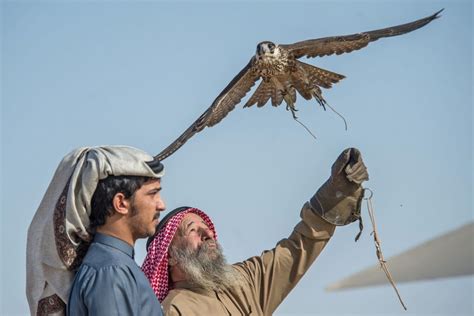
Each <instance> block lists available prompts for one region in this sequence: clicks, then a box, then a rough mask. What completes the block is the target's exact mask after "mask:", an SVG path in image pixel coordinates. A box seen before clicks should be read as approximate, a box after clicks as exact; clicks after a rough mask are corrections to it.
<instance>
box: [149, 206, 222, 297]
mask: <svg viewBox="0 0 474 316" xmlns="http://www.w3.org/2000/svg"><path fill="white" fill-rule="evenodd" d="M188 213H195V214H197V215H199V216H200V217H201V218H202V219H203V220H204V222H205V223H206V225H207V226H208V227H209V229H210V230H211V231H212V232H213V233H214V238H215V239H217V234H216V230H215V228H214V224H213V223H212V221H211V219H210V218H209V216H207V215H206V214H205V213H204V212H203V211H201V210H199V209H197V208H188V209H185V210H183V211H182V212H180V213H178V214H176V215H174V216H173V217H172V218H170V219H169V220H168V222H167V223H166V225H165V226H164V227H162V228H161V229H160V231H158V232H157V234H156V237H155V239H153V241H152V242H151V243H150V245H149V247H148V252H147V255H146V257H145V261H144V262H143V265H142V270H143V272H144V273H145V276H146V277H147V278H148V280H149V281H150V284H151V287H152V289H153V291H154V292H155V294H156V297H157V298H158V300H159V301H160V302H162V301H163V300H164V299H165V297H166V296H167V295H168V292H169V290H170V289H171V280H170V277H169V273H168V249H169V246H170V244H171V241H172V240H173V237H174V235H175V234H176V231H177V230H178V227H179V224H180V223H181V221H182V220H183V218H184V216H185V215H186V214H188Z"/></svg>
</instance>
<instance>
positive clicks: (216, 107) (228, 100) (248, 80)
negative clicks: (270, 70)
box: [155, 58, 260, 161]
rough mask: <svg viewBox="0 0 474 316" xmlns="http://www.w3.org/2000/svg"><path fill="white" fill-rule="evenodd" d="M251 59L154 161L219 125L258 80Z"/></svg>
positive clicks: (165, 156) (170, 153)
mask: <svg viewBox="0 0 474 316" xmlns="http://www.w3.org/2000/svg"><path fill="white" fill-rule="evenodd" d="M252 64H253V58H252V59H251V60H250V62H249V63H248V64H247V65H246V66H245V67H244V68H243V69H242V70H241V71H240V72H239V73H238V75H237V76H235V77H234V79H232V81H231V82H230V83H229V84H228V85H227V87H225V89H224V90H223V91H222V92H221V93H220V94H219V96H218V97H217V98H216V99H215V100H214V102H213V103H212V105H211V106H210V107H209V108H208V109H207V110H206V111H205V112H204V113H203V114H202V115H201V116H200V117H199V118H198V119H197V120H196V121H195V122H194V123H193V124H191V126H189V127H188V129H187V130H185V131H184V133H183V134H181V135H180V136H179V137H178V138H177V139H176V140H175V141H174V142H173V143H171V145H169V146H168V147H166V148H165V149H164V150H163V151H161V152H160V153H159V154H158V155H156V156H155V158H156V159H158V160H160V161H162V160H164V159H166V158H167V157H168V156H170V155H172V154H173V153H174V152H175V151H177V150H178V149H179V148H180V147H181V146H183V145H184V143H186V142H187V141H188V140H189V139H190V138H191V137H193V136H194V134H196V133H198V132H200V131H202V130H203V129H204V128H205V127H211V126H214V125H216V124H217V123H219V122H220V121H221V120H222V119H223V118H224V117H225V116H226V115H227V114H228V113H229V112H230V111H232V110H233V109H234V108H235V106H236V105H237V104H239V102H240V100H242V98H243V97H244V96H245V95H246V94H247V93H248V92H249V91H250V88H252V86H253V85H254V84H255V82H256V81H257V80H258V79H259V78H260V76H259V75H258V74H256V73H255V72H254V71H252Z"/></svg>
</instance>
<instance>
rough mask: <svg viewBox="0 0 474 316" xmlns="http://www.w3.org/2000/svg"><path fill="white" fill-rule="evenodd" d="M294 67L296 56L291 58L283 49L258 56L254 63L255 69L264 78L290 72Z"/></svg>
mask: <svg viewBox="0 0 474 316" xmlns="http://www.w3.org/2000/svg"><path fill="white" fill-rule="evenodd" d="M294 67H295V60H294V58H291V57H290V56H289V54H288V52H286V51H283V50H281V51H280V52H279V54H275V55H269V56H265V55H264V56H258V57H256V58H255V60H254V63H253V70H254V71H255V72H256V73H257V74H258V75H259V76H261V77H262V78H263V79H270V78H271V77H273V76H281V75H285V74H288V73H290V72H291V70H292V69H293V68H294Z"/></svg>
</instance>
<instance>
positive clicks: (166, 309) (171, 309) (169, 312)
mask: <svg viewBox="0 0 474 316" xmlns="http://www.w3.org/2000/svg"><path fill="white" fill-rule="evenodd" d="M162 307H163V314H164V315H166V316H181V315H183V313H182V312H181V311H180V310H179V309H178V307H177V306H176V305H167V304H163V305H162Z"/></svg>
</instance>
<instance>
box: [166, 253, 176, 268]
mask: <svg viewBox="0 0 474 316" xmlns="http://www.w3.org/2000/svg"><path fill="white" fill-rule="evenodd" d="M177 263H178V261H177V260H176V259H175V258H173V257H171V255H170V253H169V250H168V265H169V266H170V267H173V266H175V265H176V264H177Z"/></svg>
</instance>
